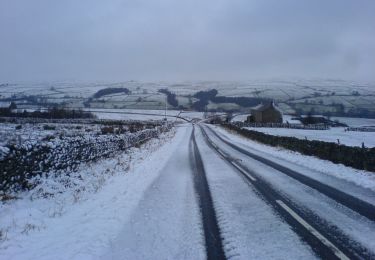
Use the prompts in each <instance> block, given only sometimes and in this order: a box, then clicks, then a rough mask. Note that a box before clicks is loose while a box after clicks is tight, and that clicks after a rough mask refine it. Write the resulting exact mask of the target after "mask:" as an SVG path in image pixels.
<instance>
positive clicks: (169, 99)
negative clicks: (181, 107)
mask: <svg viewBox="0 0 375 260" xmlns="http://www.w3.org/2000/svg"><path fill="white" fill-rule="evenodd" d="M159 93H163V94H165V95H167V102H168V104H169V105H171V106H172V107H178V100H177V98H176V94H175V93H172V92H170V91H169V90H168V89H166V88H163V89H159Z"/></svg>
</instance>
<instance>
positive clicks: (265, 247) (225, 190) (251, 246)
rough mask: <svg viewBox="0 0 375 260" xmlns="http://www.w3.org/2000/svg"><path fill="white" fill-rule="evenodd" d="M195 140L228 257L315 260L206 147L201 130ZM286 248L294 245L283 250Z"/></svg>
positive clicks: (261, 202)
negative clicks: (196, 140)
mask: <svg viewBox="0 0 375 260" xmlns="http://www.w3.org/2000/svg"><path fill="white" fill-rule="evenodd" d="M197 137H198V138H197V139H198V144H199V145H198V146H199V150H200V152H201V155H202V159H203V162H204V165H205V170H206V173H207V178H208V181H209V183H210V189H211V193H212V196H213V199H214V204H215V211H216V212H217V214H218V221H219V225H220V227H221V232H222V234H223V238H224V249H225V253H226V256H227V258H228V259H315V256H314V254H313V252H312V251H311V250H310V248H309V247H308V246H307V245H306V244H305V243H304V242H302V241H301V240H300V239H299V238H298V236H297V235H296V234H295V233H294V232H293V231H292V229H291V228H290V226H288V225H287V224H286V223H285V222H283V221H282V219H280V217H279V216H275V213H274V212H273V210H272V208H271V207H270V205H268V204H266V203H264V201H263V200H262V199H261V198H260V197H258V194H257V191H256V190H255V189H254V188H252V187H251V186H249V185H248V184H246V182H244V181H243V179H242V178H241V177H240V175H239V174H238V173H236V172H235V171H233V168H232V167H231V166H230V165H228V163H226V162H225V161H223V160H221V158H220V156H219V155H218V154H217V153H215V152H213V151H212V149H211V148H209V147H208V145H207V144H206V142H205V141H204V139H203V136H202V133H201V131H197ZM233 187H235V188H233ZM254 237H256V239H254ZM286 245H293V246H290V247H288V250H286V249H285V246H286Z"/></svg>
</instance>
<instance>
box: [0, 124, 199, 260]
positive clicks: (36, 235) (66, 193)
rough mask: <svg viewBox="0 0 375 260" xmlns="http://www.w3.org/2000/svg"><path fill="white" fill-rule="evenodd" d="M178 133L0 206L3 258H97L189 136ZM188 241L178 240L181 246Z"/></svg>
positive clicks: (45, 184)
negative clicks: (168, 159) (182, 141)
mask: <svg viewBox="0 0 375 260" xmlns="http://www.w3.org/2000/svg"><path fill="white" fill-rule="evenodd" d="M172 134H173V133H172V132H170V133H168V134H166V135H164V137H163V138H161V139H160V140H157V139H154V140H152V141H150V142H148V143H146V144H144V145H142V147H141V148H140V149H138V148H132V149H131V150H130V151H129V152H128V153H123V154H121V155H119V156H117V157H115V158H113V159H107V160H102V161H100V162H97V163H93V164H88V165H83V166H82V167H81V169H80V171H79V172H78V173H77V174H76V175H73V176H70V178H69V179H68V180H67V179H64V177H62V176H61V177H60V178H59V177H56V178H48V179H45V178H42V179H41V180H39V183H40V184H39V185H38V186H37V187H36V188H35V189H33V190H32V191H30V192H25V193H23V194H19V195H18V196H19V197H20V198H19V199H17V200H11V201H8V202H4V203H2V204H0V230H1V236H0V255H1V257H0V258H2V259H97V258H99V257H100V256H102V255H103V254H105V253H106V252H108V250H109V249H110V248H111V247H112V246H113V245H115V244H114V242H115V241H117V236H118V235H119V232H121V228H120V227H122V226H123V225H124V223H129V220H130V219H132V216H134V215H133V211H134V210H135V209H136V208H137V207H138V205H139V203H141V200H142V198H143V196H144V193H145V191H147V190H148V189H151V188H150V187H151V185H152V183H153V182H154V181H155V180H157V179H158V178H159V176H160V173H161V172H162V170H163V169H164V168H165V167H166V164H167V162H168V161H167V158H170V157H171V156H172V155H173V154H174V152H175V150H176V149H177V148H178V146H179V144H180V142H181V140H184V139H185V138H186V136H185V132H184V131H183V130H179V131H178V132H177V134H176V136H175V137H174V138H173V139H171V137H172V136H171V135H172ZM170 139H171V140H170ZM163 143H166V144H164V145H163ZM154 151H157V152H154ZM64 180H65V181H66V180H67V182H64ZM67 185H68V186H67ZM164 199H165V200H167V199H168V198H164ZM161 213H162V212H161ZM172 213H173V210H172ZM172 216H173V214H172ZM191 232H193V231H191ZM180 239H181V238H180ZM187 239H188V238H187V237H185V238H184V239H183V240H178V241H175V245H176V247H177V246H179V245H182V244H183V243H184V241H185V240H187ZM197 240H198V239H192V240H191V241H195V242H196V241H197ZM197 248H199V247H197ZM140 250H142V248H140ZM185 251H186V250H185ZM165 252H168V248H165ZM199 252H200V251H195V253H196V254H198V255H199ZM149 253H150V254H152V252H151V251H149ZM192 253H193V252H192Z"/></svg>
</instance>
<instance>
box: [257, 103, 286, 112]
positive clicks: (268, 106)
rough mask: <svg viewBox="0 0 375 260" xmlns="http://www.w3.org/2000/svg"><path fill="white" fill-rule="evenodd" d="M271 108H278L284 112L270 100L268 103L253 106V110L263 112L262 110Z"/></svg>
mask: <svg viewBox="0 0 375 260" xmlns="http://www.w3.org/2000/svg"><path fill="white" fill-rule="evenodd" d="M269 108H274V109H275V110H277V111H279V112H280V113H282V111H281V110H280V109H279V108H278V107H277V106H275V103H274V102H273V101H271V102H268V103H266V104H263V103H262V104H259V105H257V106H255V107H253V108H252V110H256V111H260V112H262V111H265V110H267V109H269Z"/></svg>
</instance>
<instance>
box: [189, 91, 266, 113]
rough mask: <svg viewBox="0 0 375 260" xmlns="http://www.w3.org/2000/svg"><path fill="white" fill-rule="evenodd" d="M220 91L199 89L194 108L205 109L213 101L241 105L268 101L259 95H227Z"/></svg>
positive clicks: (247, 105)
mask: <svg viewBox="0 0 375 260" xmlns="http://www.w3.org/2000/svg"><path fill="white" fill-rule="evenodd" d="M217 94H218V91H217V90H216V89H211V90H207V91H199V92H197V93H195V94H194V96H193V97H195V98H197V99H199V100H198V101H196V102H194V103H193V108H194V109H195V110H198V111H204V110H205V108H206V106H207V105H208V104H209V102H210V101H211V102H213V103H234V104H237V105H239V106H241V107H253V106H256V105H258V104H260V103H262V102H268V101H269V100H268V99H265V98H257V97H226V96H217Z"/></svg>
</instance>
